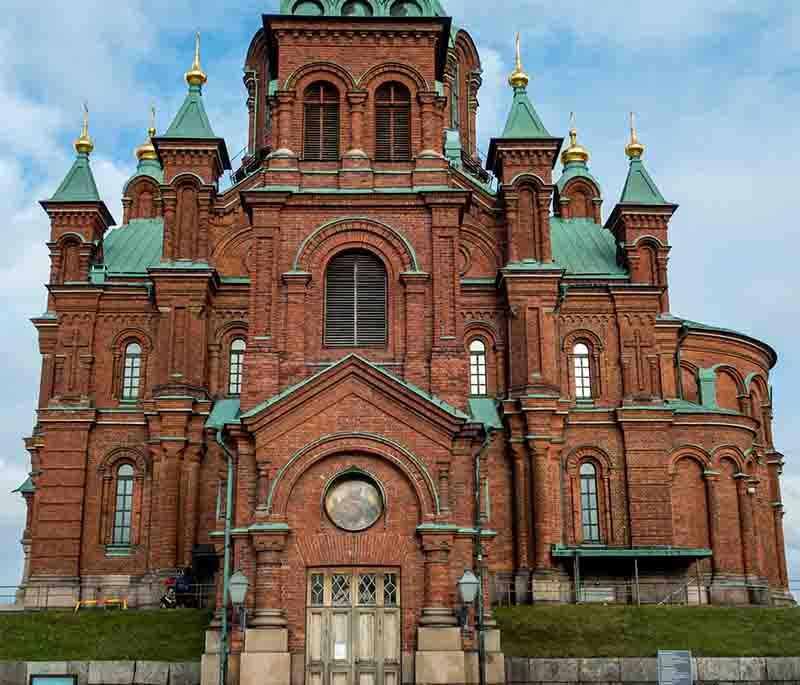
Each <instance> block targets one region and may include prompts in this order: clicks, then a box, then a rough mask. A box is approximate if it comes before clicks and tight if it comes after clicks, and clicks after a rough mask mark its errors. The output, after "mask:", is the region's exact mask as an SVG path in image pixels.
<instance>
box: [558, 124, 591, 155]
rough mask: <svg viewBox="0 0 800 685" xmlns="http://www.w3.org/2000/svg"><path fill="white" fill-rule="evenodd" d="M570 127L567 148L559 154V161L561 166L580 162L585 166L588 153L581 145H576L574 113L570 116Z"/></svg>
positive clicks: (576, 135) (576, 132)
mask: <svg viewBox="0 0 800 685" xmlns="http://www.w3.org/2000/svg"><path fill="white" fill-rule="evenodd" d="M571 119H572V121H571V126H570V130H569V147H568V148H567V149H566V150H564V152H562V153H561V161H562V163H563V164H565V165H566V164H569V163H570V162H582V163H583V164H586V162H588V161H589V157H590V155H589V151H588V150H587V149H586V148H585V147H583V146H582V145H578V130H577V129H576V128H575V113H574V112H573V114H572V116H571Z"/></svg>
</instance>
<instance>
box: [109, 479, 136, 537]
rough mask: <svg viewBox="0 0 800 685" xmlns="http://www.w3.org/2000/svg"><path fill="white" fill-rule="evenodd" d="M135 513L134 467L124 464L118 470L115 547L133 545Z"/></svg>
mask: <svg viewBox="0 0 800 685" xmlns="http://www.w3.org/2000/svg"><path fill="white" fill-rule="evenodd" d="M132 513H133V467H132V466H131V465H130V464H123V465H122V466H120V467H119V469H118V470H117V501H116V508H115V510H114V534H113V537H112V540H113V543H114V544H115V545H129V544H131V515H132Z"/></svg>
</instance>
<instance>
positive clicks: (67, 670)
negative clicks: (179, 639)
mask: <svg viewBox="0 0 800 685" xmlns="http://www.w3.org/2000/svg"><path fill="white" fill-rule="evenodd" d="M33 675H74V676H77V680H78V683H77V685H200V662H199V661H197V662H185V663H168V662H166V661H0V685H28V683H30V678H31V676H33Z"/></svg>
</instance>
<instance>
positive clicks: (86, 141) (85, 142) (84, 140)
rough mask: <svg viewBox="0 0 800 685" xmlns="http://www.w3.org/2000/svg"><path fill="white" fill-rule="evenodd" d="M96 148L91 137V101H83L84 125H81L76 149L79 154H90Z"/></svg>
mask: <svg viewBox="0 0 800 685" xmlns="http://www.w3.org/2000/svg"><path fill="white" fill-rule="evenodd" d="M92 150H94V143H92V139H91V138H90V137H89V103H88V102H84V103H83V125H82V126H81V135H80V136H79V137H78V139H77V140H76V141H75V151H76V152H77V153H78V154H82V155H88V154H91V152H92Z"/></svg>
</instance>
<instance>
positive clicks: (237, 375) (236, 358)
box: [228, 338, 247, 395]
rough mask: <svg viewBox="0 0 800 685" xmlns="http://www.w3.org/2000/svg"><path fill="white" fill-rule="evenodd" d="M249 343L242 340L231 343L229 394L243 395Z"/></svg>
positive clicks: (238, 339)
mask: <svg viewBox="0 0 800 685" xmlns="http://www.w3.org/2000/svg"><path fill="white" fill-rule="evenodd" d="M246 349H247V343H246V342H245V341H244V340H243V339H242V338H236V340H234V341H233V342H232V343H231V355H230V363H229V365H228V394H229V395H241V394H242V376H243V372H244V353H245V350H246Z"/></svg>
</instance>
